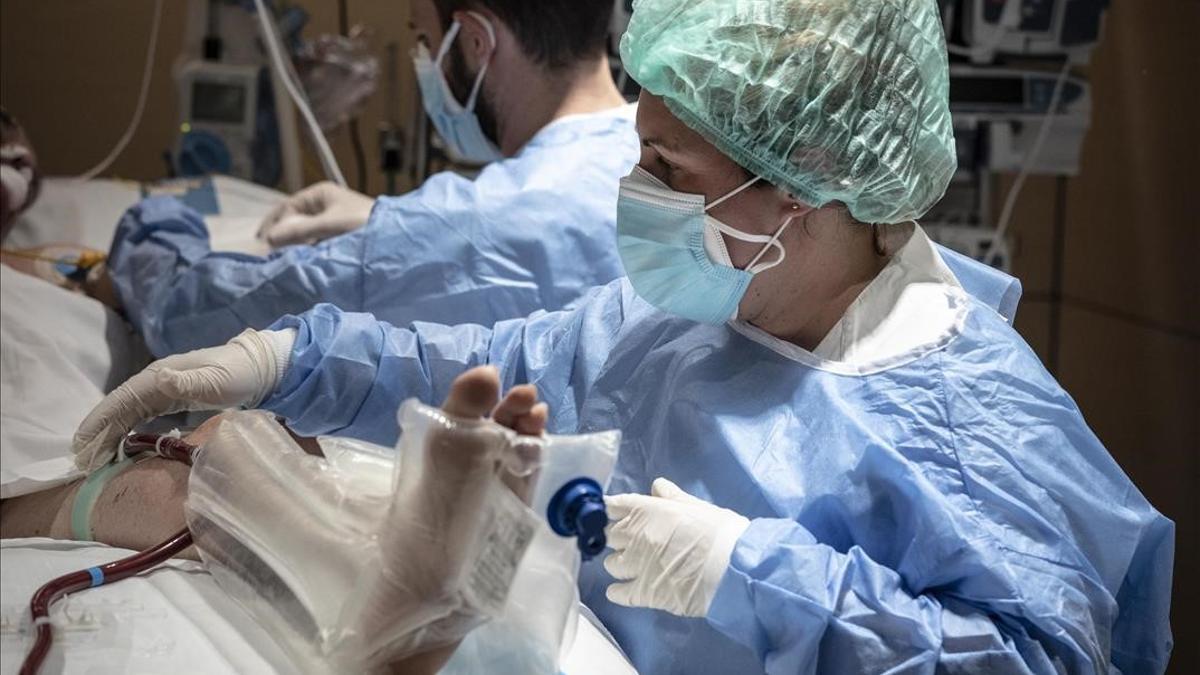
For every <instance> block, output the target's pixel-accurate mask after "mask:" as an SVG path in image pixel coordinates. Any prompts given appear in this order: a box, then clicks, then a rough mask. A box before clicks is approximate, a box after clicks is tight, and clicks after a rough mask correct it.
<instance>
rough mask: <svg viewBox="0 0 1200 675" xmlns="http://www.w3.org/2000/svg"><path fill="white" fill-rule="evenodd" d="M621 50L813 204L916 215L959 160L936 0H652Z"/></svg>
mask: <svg viewBox="0 0 1200 675" xmlns="http://www.w3.org/2000/svg"><path fill="white" fill-rule="evenodd" d="M621 58H622V60H623V61H624V64H625V67H626V68H627V69H628V71H629V74H630V76H631V77H633V79H635V80H637V82H638V83H639V84H641V85H642V87H643V88H645V89H646V90H647V91H649V92H650V93H652V94H654V95H656V96H660V97H662V99H663V101H664V102H665V104H666V106H667V108H668V109H669V110H670V111H671V112H672V113H674V114H675V116H676V117H678V118H679V119H680V121H682V122H683V123H684V124H686V125H688V126H689V127H691V128H692V129H693V130H695V131H697V132H698V133H700V134H701V135H702V136H704V137H705V138H706V139H708V140H709V141H710V142H711V143H713V144H714V145H715V146H716V147H717V148H719V149H720V150H721V151H722V152H724V153H725V154H726V155H728V156H729V157H730V158H732V159H733V160H734V161H736V162H738V163H739V164H741V165H742V166H743V167H745V168H746V169H747V170H749V171H751V172H753V173H755V174H757V175H759V176H761V177H762V178H764V179H766V180H768V181H770V182H771V183H773V184H774V185H776V186H778V187H781V188H783V189H785V190H787V191H788V192H790V193H791V194H793V195H794V196H796V197H797V198H799V199H801V200H803V201H804V202H805V203H807V204H809V205H811V206H817V207H819V206H824V205H825V204H827V203H829V202H831V201H840V202H842V203H844V204H846V206H847V207H849V209H850V214H851V215H853V216H854V217H855V219H857V220H859V221H861V222H864V223H899V222H904V221H907V220H912V219H915V218H918V217H919V216H921V215H922V214H924V213H925V212H926V211H928V210H929V208H930V207H931V206H933V204H934V203H935V202H936V201H937V200H938V199H940V198H941V196H942V194H943V193H944V192H945V190H946V185H947V184H948V183H949V182H950V177H951V176H952V175H953V173H954V169H955V163H956V162H955V153H954V132H953V127H952V125H951V121H950V109H949V104H948V98H947V94H948V92H949V79H948V78H949V73H948V69H947V64H946V43H945V38H944V37H943V35H942V27H941V23H940V20H939V18H938V13H937V3H936V2H935V0H638V1H637V2H635V3H634V10H633V18H632V19H631V20H630V22H629V30H628V31H627V32H626V33H625V35H624V37H622V38H621Z"/></svg>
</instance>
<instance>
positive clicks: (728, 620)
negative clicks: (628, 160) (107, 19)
mask: <svg viewBox="0 0 1200 675" xmlns="http://www.w3.org/2000/svg"><path fill="white" fill-rule="evenodd" d="M621 51H622V56H623V60H624V62H625V64H626V66H627V67H628V68H629V72H630V74H631V75H632V76H633V77H634V78H635V79H636V80H637V81H638V82H639V83H640V84H641V85H642V86H643V88H644V91H643V94H642V99H641V103H640V105H639V109H638V132H639V135H640V136H641V138H642V142H643V152H642V156H641V160H640V162H639V165H638V167H637V168H635V169H634V171H633V173H632V174H631V175H630V176H629V177H628V178H626V179H625V180H624V181H623V182H622V187H621V194H620V198H619V199H620V202H619V206H618V216H617V229H618V233H619V244H618V246H619V249H620V253H621V257H622V260H623V262H624V265H625V268H626V271H627V272H628V275H629V278H628V279H627V280H625V279H622V280H618V281H615V282H613V283H611V284H609V285H607V286H605V287H603V288H601V289H599V290H598V291H596V292H595V293H593V294H592V295H590V296H588V297H587V298H586V299H585V300H584V301H583V302H582V303H581V304H580V306H579V307H578V308H576V309H574V310H571V311H564V312H552V313H539V314H535V315H532V316H530V317H529V318H527V319H522V320H512V321H505V322H501V323H498V324H496V325H495V326H493V327H491V328H485V327H481V326H458V327H446V326H437V325H431V324H419V325H417V326H416V327H415V328H414V329H412V330H406V329H400V328H394V327H391V326H388V325H386V324H381V323H379V322H377V321H375V320H373V319H372V318H371V317H370V316H367V315H362V314H351V313H345V312H341V311H338V310H337V309H335V308H333V307H331V306H328V305H322V306H319V307H317V308H315V309H314V310H312V311H310V312H309V313H307V314H305V315H303V316H299V317H287V318H285V319H283V320H282V321H280V322H279V323H277V324H276V325H275V326H274V330H267V331H247V332H246V333H244V334H242V335H241V336H239V337H237V338H235V339H234V340H233V341H232V342H230V343H229V344H227V345H225V346H222V347H216V348H212V349H207V350H201V351H197V352H192V353H190V354H185V355H179V356H175V357H171V358H168V359H165V360H163V361H160V362H158V363H156V364H153V365H151V366H150V368H149V369H148V370H147V371H146V372H144V373H142V374H139V375H137V376H135V377H134V378H133V379H131V380H130V381H129V382H128V383H126V384H125V385H122V387H120V388H118V390H117V391H116V392H115V393H114V394H112V395H110V396H109V397H108V399H106V401H105V402H104V403H102V404H101V405H100V406H98V407H97V409H96V410H95V411H93V413H92V414H91V415H90V416H89V418H88V419H87V420H86V421H85V422H84V424H83V425H82V427H81V428H80V430H79V433H78V435H77V436H76V449H77V451H78V452H79V453H80V454H79V455H77V459H78V461H79V463H80V464H81V465H82V466H94V462H96V461H97V460H103V459H106V458H107V457H108V456H111V453H112V449H113V448H114V447H115V445H116V444H117V441H118V440H119V436H120V434H121V433H122V432H123V431H124V430H126V429H128V428H129V427H130V426H131V425H133V424H135V423H137V422H138V421H140V420H141V419H144V418H146V417H149V416H153V415H157V414H161V413H162V412H164V411H170V410H176V409H180V408H185V407H186V408H198V407H223V406H232V405H250V406H253V405H261V406H262V407H264V408H266V409H268V410H272V411H274V412H276V413H278V414H280V415H282V416H283V417H284V418H286V420H287V421H288V424H290V425H291V426H292V427H293V428H294V429H295V430H296V431H298V432H299V433H302V434H320V433H340V434H349V435H355V436H360V437H363V438H367V439H371V440H375V441H379V442H384V443H389V442H392V441H393V440H394V439H395V437H396V434H397V431H396V425H395V422H394V421H393V419H394V415H395V410H396V408H397V406H398V405H399V404H400V402H401V401H402V400H403V399H405V398H407V397H411V396H415V397H419V398H421V399H423V400H426V401H433V400H437V399H438V398H440V397H442V396H444V395H445V392H446V389H447V387H448V386H449V384H450V382H451V381H452V378H453V377H454V376H455V375H457V374H459V373H461V372H463V371H464V370H465V369H467V368H469V367H471V366H474V365H478V364H493V365H495V366H496V367H497V368H498V369H499V371H500V376H501V381H502V382H503V383H505V385H506V386H511V385H512V384H514V383H518V382H532V383H534V384H535V385H536V386H537V387H538V389H539V392H540V394H541V397H542V400H544V401H545V402H547V403H548V404H549V406H550V419H549V423H548V427H547V428H548V429H549V430H550V431H551V432H559V433H564V432H570V433H574V432H583V431H591V430H595V429H612V428H616V429H621V430H622V432H623V434H624V436H623V441H622V446H621V451H620V456H619V458H618V462H617V467H616V471H615V474H614V478H613V481H612V484H611V485H610V488H609V490H610V492H611V493H626V494H615V495H613V496H610V497H609V504H610V514H611V515H612V516H613V517H614V518H615V522H614V523H612V524H611V525H610V527H609V530H608V534H609V544H610V545H611V547H612V548H613V549H614V551H613V552H612V553H611V554H610V555H609V556H608V557H607V558H606V559H605V561H604V564H603V569H601V568H600V566H598V565H591V566H585V567H584V571H583V576H582V577H581V580H580V583H581V588H580V590H581V595H582V597H583V599H584V602H586V603H587V604H588V605H589V606H590V607H591V608H592V609H593V610H594V611H595V612H596V614H597V615H598V616H599V617H600V618H601V619H602V620H603V621H604V623H605V625H607V626H608V627H609V628H610V629H611V631H612V632H613V634H614V635H615V636H616V638H617V640H618V641H619V642H620V644H621V646H622V647H623V648H624V649H625V651H626V652H627V653H628V654H629V655H630V657H631V658H632V659H633V662H634V664H635V665H636V666H637V668H638V670H639V671H640V672H642V673H646V674H653V673H753V672H768V673H801V672H827V673H882V672H930V673H932V672H963V673H993V672H1004V673H1009V672H1034V673H1057V672H1064V671H1065V672H1073V673H1110V672H1114V670H1113V669H1119V670H1120V671H1122V672H1126V673H1161V672H1162V671H1163V670H1164V669H1165V667H1166V663H1167V659H1168V656H1169V653H1170V648H1171V635H1170V628H1169V625H1168V605H1169V597H1170V585H1171V571H1172V570H1171V565H1172V557H1173V544H1174V525H1173V524H1172V523H1171V521H1169V520H1167V519H1166V518H1164V517H1163V516H1162V515H1160V514H1159V513H1158V512H1157V511H1155V510H1154V509H1153V508H1152V507H1151V506H1150V504H1148V503H1147V502H1146V500H1145V499H1144V498H1143V497H1142V495H1141V494H1140V493H1139V492H1138V490H1137V489H1136V488H1135V487H1134V486H1133V485H1132V484H1131V483H1130V481H1129V479H1128V478H1127V477H1126V476H1125V475H1124V473H1123V472H1122V471H1121V469H1120V468H1119V467H1118V466H1117V465H1116V463H1115V462H1114V461H1113V460H1112V458H1111V457H1110V456H1109V454H1108V453H1107V452H1106V451H1105V449H1104V447H1103V446H1102V445H1101V443H1100V442H1099V440H1098V439H1097V438H1096V437H1095V436H1094V435H1093V434H1092V432H1091V431H1090V430H1089V429H1088V427H1087V425H1086V423H1085V422H1084V420H1083V418H1082V416H1081V415H1080V412H1079V410H1078V408H1077V407H1076V406H1075V404H1074V402H1073V401H1072V400H1071V398H1070V397H1069V396H1068V395H1067V394H1066V393H1065V392H1064V391H1063V390H1062V389H1061V388H1060V387H1059V386H1058V384H1057V383H1056V382H1055V381H1054V379H1053V378H1052V377H1051V376H1050V375H1049V374H1048V373H1047V372H1046V371H1045V369H1044V368H1042V366H1041V364H1040V363H1039V362H1038V360H1037V357H1036V356H1035V355H1034V354H1033V352H1032V351H1031V350H1030V349H1029V347H1028V346H1027V345H1026V344H1025V343H1024V342H1023V341H1022V340H1021V338H1020V337H1019V336H1018V335H1017V334H1016V333H1015V332H1014V331H1013V329H1012V327H1011V326H1010V325H1009V323H1008V321H1006V320H1005V317H1004V316H1003V315H1002V314H1001V313H1000V312H999V311H997V310H996V307H998V306H999V305H998V303H997V302H995V299H996V298H997V297H998V296H996V295H995V294H993V293H991V292H990V290H989V289H990V288H993V287H995V286H998V285H1001V284H997V283H994V281H987V280H986V279H985V278H983V277H978V276H970V275H968V276H966V277H961V276H960V275H957V274H955V273H953V272H952V270H951V269H950V268H949V267H948V266H947V265H946V261H945V259H944V258H943V256H941V255H940V253H939V252H938V250H937V249H936V248H935V247H934V246H933V245H932V244H931V243H930V241H929V239H928V237H926V235H925V234H924V232H923V231H922V230H921V229H920V227H918V226H916V225H914V224H913V222H912V221H913V219H914V218H917V217H919V216H920V215H921V214H922V213H924V212H925V211H926V209H928V208H929V207H930V205H932V204H933V203H934V202H935V201H936V200H937V199H938V198H939V197H940V196H941V194H942V192H943V190H944V189H945V187H946V185H947V183H948V182H949V180H950V177H951V175H952V174H953V172H954V168H955V155H954V141H953V135H952V130H951V121H950V113H949V109H948V102H947V92H948V69H947V62H946V52H945V46H944V42H943V37H942V31H941V24H940V21H939V17H938V13H937V4H936V3H934V2H931V1H930V0H792V1H790V2H768V1H765V0H764V1H762V2H755V1H753V0H739V1H736V2H734V1H731V0H642V1H641V2H640V3H638V4H637V6H636V9H635V11H634V15H633V20H632V22H631V23H630V25H629V30H628V32H627V34H626V35H625V36H624V38H623V39H622V43H621ZM981 280H982V281H983V283H982V284H981ZM964 287H965V288H964ZM981 298H989V299H988V300H987V301H984V300H982V299H981ZM645 493H649V494H645ZM609 575H611V576H609Z"/></svg>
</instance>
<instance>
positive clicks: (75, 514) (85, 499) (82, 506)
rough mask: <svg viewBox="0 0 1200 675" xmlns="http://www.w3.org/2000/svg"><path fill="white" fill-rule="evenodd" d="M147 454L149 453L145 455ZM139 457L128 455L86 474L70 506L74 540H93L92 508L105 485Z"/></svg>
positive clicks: (94, 506)
mask: <svg viewBox="0 0 1200 675" xmlns="http://www.w3.org/2000/svg"><path fill="white" fill-rule="evenodd" d="M146 456H149V455H146ZM140 459H141V457H129V458H126V459H123V460H121V461H119V462H113V463H112V464H107V465H105V466H103V467H101V468H99V469H97V470H96V471H93V472H92V475H90V476H88V477H87V478H86V479H85V480H84V481H83V485H80V486H79V491H78V492H76V493H75V503H74V504H73V505H72V506H71V536H72V537H73V538H74V539H75V540H76V541H94V539H93V538H92V509H94V508H96V502H97V501H98V500H99V499H100V494H101V493H102V492H104V488H105V486H107V485H108V484H109V482H111V481H112V479H114V478H116V477H117V476H118V475H120V474H121V472H123V471H125V469H128V468H129V467H131V466H133V465H134V464H135V463H136V462H138V461H139V460H140Z"/></svg>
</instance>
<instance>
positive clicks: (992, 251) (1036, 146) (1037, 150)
mask: <svg viewBox="0 0 1200 675" xmlns="http://www.w3.org/2000/svg"><path fill="white" fill-rule="evenodd" d="M1070 74H1071V61H1070V59H1067V60H1065V61H1063V66H1062V70H1060V71H1059V72H1058V79H1057V80H1055V82H1054V91H1053V93H1051V94H1050V103H1049V104H1047V106H1046V115H1045V117H1044V118H1043V119H1042V124H1041V126H1040V127H1038V133H1037V136H1036V137H1035V138H1034V141H1033V145H1032V146H1030V148H1029V151H1028V153H1026V155H1025V161H1024V162H1023V163H1022V164H1021V170H1020V172H1019V173H1017V177H1016V178H1015V179H1014V180H1013V184H1012V186H1010V187H1009V188H1008V194H1006V195H1004V206H1003V207H1002V208H1001V209H1000V218H999V219H998V220H997V221H996V231H995V232H993V233H992V244H991V246H990V247H988V250H987V253H985V254H984V258H983V262H984V263H986V264H988V265H991V264H992V263H994V262H995V260H996V256H997V255H999V254H998V253H996V251H998V250H999V248H1000V244H1002V243H1003V242H1004V236H1005V235H1006V234H1008V224H1009V223H1010V222H1011V221H1012V214H1013V209H1014V208H1016V206H1017V197H1018V196H1019V195H1020V194H1021V188H1023V187H1025V179H1026V178H1028V177H1029V174H1030V173H1031V172H1032V171H1033V165H1034V163H1035V162H1037V158H1038V155H1040V154H1041V152H1042V146H1043V145H1045V143H1046V138H1047V137H1048V136H1049V135H1050V127H1051V126H1053V125H1054V118H1055V116H1056V115H1057V114H1058V104H1059V102H1060V101H1061V100H1062V94H1063V88H1064V85H1066V83H1067V79H1068V76H1069V75H1070Z"/></svg>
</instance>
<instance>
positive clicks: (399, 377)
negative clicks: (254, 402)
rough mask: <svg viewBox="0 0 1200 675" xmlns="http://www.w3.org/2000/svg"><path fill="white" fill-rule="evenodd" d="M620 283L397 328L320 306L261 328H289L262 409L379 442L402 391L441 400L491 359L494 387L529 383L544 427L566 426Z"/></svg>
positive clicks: (615, 323)
mask: <svg viewBox="0 0 1200 675" xmlns="http://www.w3.org/2000/svg"><path fill="white" fill-rule="evenodd" d="M622 290H623V289H622V287H621V282H620V281H615V282H612V283H611V284H609V285H608V286H603V287H598V288H597V289H594V290H593V291H592V293H591V294H590V295H588V296H586V297H585V298H584V300H583V301H582V302H581V303H580V305H579V306H578V307H577V308H575V309H572V310H563V311H558V312H544V311H542V312H536V313H534V314H532V315H530V316H529V317H526V318H524V319H512V320H508V321H502V322H500V323H497V324H495V325H494V326H491V327H485V326H480V325H476V324H461V325H458V326H445V325H441V324H434V323H425V322H414V323H412V324H410V325H409V326H407V327H404V328H400V327H396V326H392V325H390V324H388V323H385V322H381V321H377V320H376V319H375V318H374V317H373V316H371V315H370V314H360V313H351V312H344V311H341V310H339V309H338V308H337V307H334V306H333V305H329V304H321V305H318V306H316V307H314V308H313V309H312V310H311V311H309V312H306V313H305V314H303V315H300V316H287V317H284V318H282V319H280V320H279V321H277V322H276V323H275V324H274V325H273V326H272V327H271V328H273V329H275V330H280V329H286V328H295V329H296V331H297V333H296V342H295V345H294V347H293V349H292V354H291V360H290V363H289V366H288V369H287V371H286V373H285V374H284V377H283V379H282V381H281V382H280V384H279V386H278V387H277V388H276V390H275V392H274V393H273V394H272V396H270V397H269V398H268V399H267V400H266V401H264V402H263V404H262V407H263V408H265V409H267V410H270V411H272V412H274V413H276V414H277V415H280V416H282V417H283V418H284V419H286V420H287V422H288V425H289V426H290V427H291V428H292V429H293V430H295V431H296V432H297V433H300V434H304V435H307V436H317V435H322V434H324V435H342V436H352V437H355V438H360V439H362V440H366V441H370V442H373V443H378V444H381V445H393V444H395V442H396V439H397V438H398V436H399V427H398V425H397V422H396V411H397V410H398V409H399V407H400V404H401V403H403V402H404V400H405V399H408V398H417V399H419V400H421V401H423V402H425V403H428V404H430V405H436V404H439V403H441V401H442V400H443V399H445V397H446V395H447V393H448V392H449V390H450V384H451V382H453V381H454V378H455V377H457V376H458V375H459V374H461V373H463V372H465V371H467V370H468V369H470V368H473V367H475V366H480V365H492V366H495V367H496V368H497V369H498V370H499V373H500V382H501V386H502V387H503V388H504V389H508V388H509V387H512V386H513V385H516V384H523V383H532V384H534V385H536V386H537V388H538V395H539V397H540V398H541V400H543V401H545V402H547V403H548V404H549V405H550V408H551V415H552V417H551V422H550V425H549V430H550V431H551V432H555V433H570V432H573V431H574V430H575V420H576V417H575V415H576V412H577V405H576V397H577V396H578V395H580V393H581V392H582V391H584V390H586V386H587V382H588V381H589V380H590V378H591V377H592V376H593V374H594V373H595V372H596V370H597V369H598V367H599V365H600V364H602V363H603V360H604V358H605V355H606V353H607V348H608V345H609V344H611V342H612V340H613V337H614V335H615V334H616V331H617V330H619V327H620V316H621V313H620V312H614V311H612V305H613V304H614V303H620V302H621V301H622V297H623V296H622Z"/></svg>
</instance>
